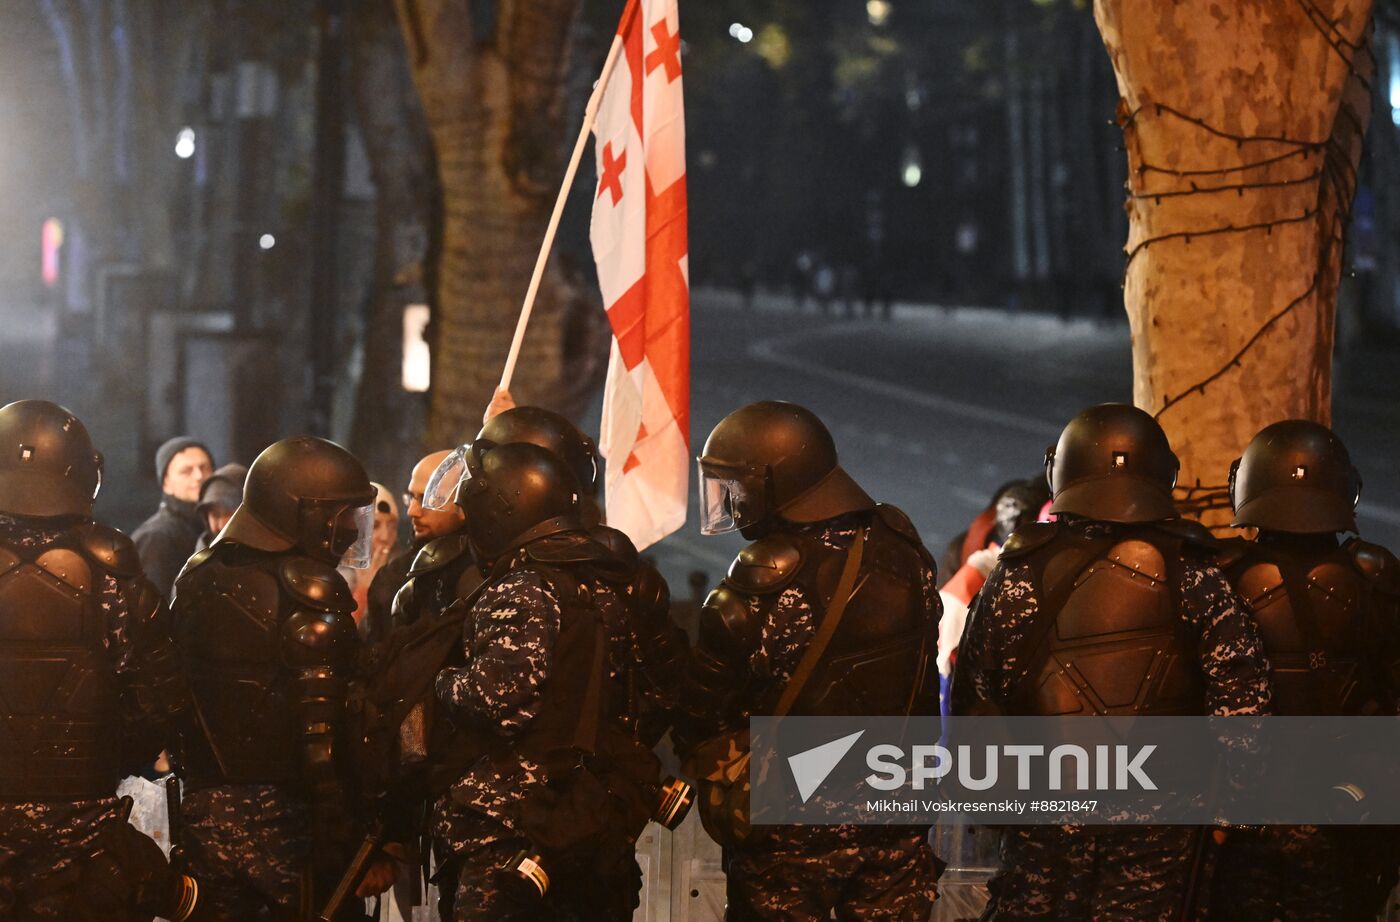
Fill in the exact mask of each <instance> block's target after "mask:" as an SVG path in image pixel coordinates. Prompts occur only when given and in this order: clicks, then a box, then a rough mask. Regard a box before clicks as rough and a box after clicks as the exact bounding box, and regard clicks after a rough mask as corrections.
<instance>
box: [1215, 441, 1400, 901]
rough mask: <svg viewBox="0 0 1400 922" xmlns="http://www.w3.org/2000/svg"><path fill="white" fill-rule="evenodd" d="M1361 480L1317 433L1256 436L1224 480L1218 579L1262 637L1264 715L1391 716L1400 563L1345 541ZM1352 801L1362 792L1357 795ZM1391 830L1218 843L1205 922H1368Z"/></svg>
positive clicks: (1399, 644)
mask: <svg viewBox="0 0 1400 922" xmlns="http://www.w3.org/2000/svg"><path fill="white" fill-rule="evenodd" d="M1360 495H1361V476H1360V474H1359V473H1357V471H1356V469H1355V468H1354V467H1353V466H1352V463H1351V458H1350V456H1349V455H1348V453H1347V450H1346V446H1345V445H1343V444H1342V441H1341V440H1340V439H1338V438H1337V436H1336V435H1334V434H1333V433H1332V431H1331V430H1330V429H1328V428H1327V427H1326V426H1322V425H1319V424H1317V423H1313V422H1308V421H1305V420H1296V419H1295V420H1287V421H1285V422H1279V423H1274V424H1273V425H1271V426H1268V427H1266V428H1265V429H1263V430H1262V431H1261V432H1260V433H1259V434H1258V435H1256V436H1255V437H1254V439H1253V440H1252V441H1251V442H1250V443H1249V445H1248V447H1246V448H1245V450H1244V454H1243V456H1241V457H1240V459H1239V460H1238V461H1236V462H1235V464H1234V466H1233V467H1232V468H1231V471H1230V499H1231V505H1232V506H1233V507H1234V511H1235V520H1234V524H1235V526H1237V527H1239V528H1254V529H1257V530H1258V531H1257V533H1256V535H1255V537H1254V540H1252V541H1247V540H1245V539H1243V538H1237V539H1233V540H1231V541H1229V542H1227V544H1226V546H1225V549H1224V552H1223V553H1222V554H1221V566H1222V567H1223V568H1224V569H1225V574H1226V576H1227V577H1228V578H1229V580H1230V582H1231V583H1232V584H1233V585H1234V587H1235V589H1236V590H1237V591H1238V593H1239V596H1240V598H1241V600H1242V601H1243V602H1244V604H1245V605H1246V607H1247V608H1248V609H1249V611H1250V613H1251V614H1252V615H1253V616H1254V620H1255V621H1256V622H1257V623H1258V625H1259V631H1260V634H1261V635H1262V637H1263V640H1264V649H1265V652H1266V653H1267V654H1268V657H1269V664H1270V667H1271V669H1272V677H1273V687H1274V713H1276V714H1280V715H1286V716H1289V715H1291V716H1301V715H1328V714H1331V715H1345V716H1361V715H1372V714H1384V715H1393V714H1396V713H1397V705H1400V685H1398V684H1397V683H1400V561H1397V560H1396V558H1395V556H1394V555H1392V554H1391V553H1390V551H1388V550H1386V549H1385V548H1383V547H1380V546H1378V545H1375V544H1370V543H1368V542H1366V541H1362V540H1361V539H1360V538H1357V537H1353V538H1350V539H1348V540H1346V541H1345V542H1343V541H1341V540H1339V534H1340V533H1343V532H1354V531H1356V517H1355V514H1354V510H1355V508H1356V503H1357V501H1358V499H1359V498H1360ZM1356 790H1360V789H1356ZM1394 836H1395V830H1394V829H1393V828H1381V829H1372V828H1367V827H1356V826H1335V827H1318V826H1272V827H1266V828H1264V829H1261V830H1238V831H1234V832H1232V833H1231V834H1230V837H1229V839H1228V840H1227V841H1226V842H1225V846H1224V850H1223V853H1222V855H1221V859H1220V866H1219V867H1218V868H1217V870H1216V873H1215V878H1214V879H1215V881H1216V882H1217V886H1216V887H1215V888H1214V893H1213V896H1212V901H1211V913H1212V918H1222V919H1232V920H1241V922H1251V920H1260V922H1267V920H1272V919H1274V918H1275V917H1281V918H1287V919H1290V920H1298V922H1304V920H1323V919H1327V920H1366V919H1375V918H1376V917H1377V916H1378V915H1379V914H1380V912H1381V909H1382V907H1383V905H1384V902H1385V898H1386V895H1387V894H1388V893H1389V891H1390V889H1391V888H1392V887H1393V886H1394V884H1395V877H1396V864H1397V860H1400V853H1398V852H1397V849H1396V846H1395V840H1394Z"/></svg>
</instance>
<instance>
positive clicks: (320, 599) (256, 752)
mask: <svg viewBox="0 0 1400 922" xmlns="http://www.w3.org/2000/svg"><path fill="white" fill-rule="evenodd" d="M374 498H375V491H374V488H373V486H371V484H370V481H369V477H368V476H367V475H366V474H365V470H364V468H363V467H362V466H361V465H360V462H359V461H357V460H356V459H355V458H354V456H352V455H351V454H350V453H349V452H347V451H345V450H344V449H343V448H341V447H340V446H338V445H335V444H333V443H331V442H327V441H325V440H322V439H317V438H311V437H297V438H289V439H283V440H282V441H280V442H277V443H275V444H273V445H271V446H269V447H268V448H267V449H265V450H264V451H263V452H262V454H260V455H258V457H257V459H256V460H255V461H254V462H253V466H252V467H251V468H250V469H249V471H248V480H247V483H246V485H245V488H244V498H243V504H242V505H241V506H239V507H238V510H237V511H236V512H235V513H234V515H233V518H232V519H230V521H229V523H228V525H227V526H226V527H225V528H224V530H223V532H222V533H221V534H220V535H219V537H218V539H217V540H216V541H215V542H214V544H213V545H212V546H211V547H209V548H206V549H205V550H203V551H201V552H199V553H198V554H196V555H195V556H194V557H192V558H190V561H189V563H188V564H187V565H186V567H185V569H184V571H183V572H182V573H181V574H180V577H179V578H178V579H177V580H176V584H175V600H174V603H173V617H174V622H175V623H174V632H175V639H176V644H177V647H178V650H179V654H180V658H181V661H182V664H183V666H184V669H185V673H186V674H187V675H188V676H189V681H190V686H191V697H192V700H193V706H192V707H191V709H190V715H189V719H188V720H186V721H185V724H184V729H183V751H182V753H181V756H182V763H183V767H184V770H185V773H186V792H187V793H186V796H185V799H184V821H185V822H184V828H183V829H182V830H181V831H180V834H182V835H183V837H184V840H185V843H186V845H187V849H188V854H189V860H190V865H191V867H192V868H194V869H196V873H197V874H198V875H199V876H200V879H201V881H202V883H203V884H204V887H205V891H206V899H207V901H208V903H209V904H210V905H211V908H212V910H213V911H214V912H216V913H217V914H218V917H219V918H221V919H248V918H255V917H257V915H258V914H259V913H260V912H270V913H271V914H272V916H273V918H277V919H283V918H286V919H291V918H294V917H296V918H300V916H295V914H296V913H297V912H299V911H300V910H299V906H301V905H309V906H318V904H319V902H320V901H322V900H324V899H325V897H326V895H327V891H328V889H329V888H330V887H331V886H333V885H334V882H335V879H334V875H335V874H337V873H338V872H339V870H340V869H341V868H342V867H343V865H344V862H345V861H346V860H347V858H348V855H346V854H345V852H346V851H347V850H348V848H349V847H351V846H352V845H353V843H352V842H351V839H352V837H353V835H354V830H353V828H352V826H353V823H352V818H351V805H350V803H349V802H348V795H347V790H346V784H345V778H344V775H345V764H344V762H345V759H344V755H343V753H342V748H343V746H342V740H341V735H342V731H343V723H344V707H345V699H346V689H347V685H348V682H349V680H350V677H351V670H352V668H353V666H354V663H355V656H356V652H357V642H358V636H357V634H356V629H355V621H354V618H353V617H352V613H353V612H354V609H355V603H354V600H353V599H352V598H351V596H350V591H349V588H348V586H347V585H346V583H345V580H344V579H343V578H342V577H341V575H340V574H339V573H338V572H336V565H337V564H338V563H342V562H343V563H347V564H350V565H355V566H364V565H365V564H366V563H368V559H369V548H370V535H371V530H372V524H373V516H374V506H373V502H374Z"/></svg>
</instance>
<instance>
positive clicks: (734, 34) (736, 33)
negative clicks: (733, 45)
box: [729, 22, 753, 45]
mask: <svg viewBox="0 0 1400 922" xmlns="http://www.w3.org/2000/svg"><path fill="white" fill-rule="evenodd" d="M729 35H730V37H731V38H736V39H738V40H739V41H740V42H742V43H743V44H745V45H747V44H748V43H749V42H751V41H753V29H750V28H749V27H748V26H746V25H744V24H743V23H742V22H732V23H730V24H729Z"/></svg>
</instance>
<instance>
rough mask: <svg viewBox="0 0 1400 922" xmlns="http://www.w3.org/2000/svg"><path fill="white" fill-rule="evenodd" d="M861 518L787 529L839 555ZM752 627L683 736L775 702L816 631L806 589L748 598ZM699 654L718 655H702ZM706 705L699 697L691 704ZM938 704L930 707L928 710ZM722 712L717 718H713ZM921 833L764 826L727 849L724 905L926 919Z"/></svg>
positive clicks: (742, 916) (925, 848)
mask: <svg viewBox="0 0 1400 922" xmlns="http://www.w3.org/2000/svg"><path fill="white" fill-rule="evenodd" d="M870 518H871V514H870V513H868V512H857V513H852V514H848V515H843V516H840V517H838V518H835V519H829V520H826V521H824V522H817V523H813V524H811V525H784V528H785V529H786V530H790V531H791V532H792V533H794V534H797V535H800V536H802V537H804V538H807V539H810V540H812V541H815V542H817V543H819V544H820V545H821V546H823V547H825V548H828V549H830V550H833V551H839V552H841V553H843V554H844V553H845V552H846V551H847V550H849V548H850V547H851V544H852V543H853V542H854V540H855V538H856V535H857V534H858V533H859V532H860V531H861V529H862V526H864V525H865V524H866V522H867V521H869V520H870ZM918 580H919V584H920V586H921V589H922V597H923V605H924V609H925V611H927V612H929V613H931V622H930V630H931V631H932V632H933V633H934V634H935V635H936V633H937V624H938V618H939V616H941V613H942V610H943V606H942V601H941V599H940V598H939V596H938V591H937V580H936V577H935V574H934V569H933V565H932V562H931V561H928V562H926V563H925V564H924V566H923V567H922V570H921V572H920V573H919V577H918ZM745 601H746V602H747V605H748V611H749V616H750V622H751V623H752V624H755V625H759V629H758V637H757V644H756V646H755V648H754V649H753V650H752V651H751V652H750V654H749V655H748V656H747V658H746V659H744V658H732V657H731V658H729V669H730V677H731V679H732V684H731V686H730V687H731V689H732V692H731V693H730V695H729V696H728V701H727V704H726V705H722V706H721V707H720V708H719V709H718V710H717V711H711V713H710V714H709V716H708V717H707V716H706V715H705V714H704V713H703V710H697V711H696V712H692V713H691V714H690V715H688V716H689V720H688V721H687V724H688V726H686V727H684V728H682V729H683V737H685V738H688V739H696V740H699V739H703V738H705V737H707V736H713V735H715V734H717V733H719V732H721V731H722V730H724V729H726V728H728V727H733V726H737V725H741V724H742V723H743V722H744V721H747V720H748V719H749V717H750V716H752V714H754V713H756V712H761V705H762V704H764V703H771V702H773V701H775V700H776V697H777V695H778V694H780V693H781V689H782V687H783V685H785V684H786V683H787V681H788V679H790V678H791V677H792V674H793V672H794V671H795V670H796V669H797V666H798V663H799V662H801V660H802V655H803V653H804V652H805V651H806V649H807V647H808V645H809V644H810V643H811V642H812V638H813V636H814V634H815V633H816V630H817V626H818V624H819V623H820V613H819V612H818V609H817V605H818V604H820V603H819V600H814V599H813V598H812V596H811V593H810V590H809V589H808V588H807V587H805V586H803V585H801V584H799V583H792V584H790V585H788V586H787V587H786V588H784V589H783V590H782V591H781V592H780V593H779V594H778V595H777V596H776V598H774V597H773V596H764V595H749V596H746V598H745ZM704 645H705V641H704V638H703V635H702V639H701V649H700V650H699V651H698V652H699V653H700V655H701V656H706V655H709V656H715V655H719V656H720V657H721V658H724V655H723V654H717V651H713V650H704V649H703V648H704ZM689 703H690V704H691V705H695V706H697V707H698V709H708V708H707V707H706V706H707V704H709V701H708V700H707V699H703V698H702V699H701V700H692V701H691V702H689ZM935 706H936V705H935ZM717 713H718V714H721V715H722V718H721V720H720V721H719V722H715V720H714V716H715V714H717ZM927 832H928V830H927V829H926V828H925V827H917V828H915V827H902V826H854V825H847V826H770V827H764V828H763V832H762V834H761V835H757V836H755V837H754V839H753V840H751V841H750V842H748V843H746V844H745V846H744V847H742V848H736V849H726V851H725V874H726V876H727V883H728V894H727V895H728V904H729V908H728V911H727V914H726V918H727V919H729V920H731V922H736V920H740V922H742V920H767V919H774V920H776V919H825V918H826V917H827V916H828V914H829V913H830V912H831V911H832V909H833V908H835V910H836V913H837V916H838V918H843V919H893V920H910V922H914V920H918V922H924V920H926V919H928V917H929V914H930V912H931V910H932V906H933V902H934V899H935V898H936V894H937V888H936V886H935V882H936V881H937V879H938V874H939V869H938V867H937V866H936V865H937V861H936V859H935V858H934V855H933V850H932V849H931V848H930V847H929V844H928V839H927Z"/></svg>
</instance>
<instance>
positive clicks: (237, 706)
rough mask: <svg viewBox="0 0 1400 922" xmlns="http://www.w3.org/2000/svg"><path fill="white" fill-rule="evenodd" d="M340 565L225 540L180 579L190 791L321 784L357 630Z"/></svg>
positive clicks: (327, 772) (178, 620)
mask: <svg viewBox="0 0 1400 922" xmlns="http://www.w3.org/2000/svg"><path fill="white" fill-rule="evenodd" d="M354 609H355V603H354V600H353V599H352V598H351V596H350V590H349V588H348V587H347V586H346V584H345V580H344V579H343V578H342V577H341V576H340V574H339V573H338V572H336V570H335V568H334V567H332V566H330V565H328V564H325V563H321V562H319V561H317V560H314V559H312V558H310V557H306V556H302V555H299V554H295V553H288V554H269V553H266V552H262V551H257V550H253V549H251V548H247V547H243V546H241V545H237V544H230V543H223V542H220V543H216V544H215V545H214V546H213V547H211V548H208V549H206V550H203V551H201V552H199V553H198V554H196V555H195V556H194V557H192V558H190V562H189V563H188V564H187V565H186V567H185V570H184V572H183V573H181V574H180V578H179V580H177V581H176V584H175V604H174V610H173V613H174V622H175V623H174V634H175V641H176V645H177V647H178V649H179V651H180V656H181V659H182V662H183V664H184V667H185V671H186V673H187V675H188V676H189V683H190V691H191V697H192V700H193V707H192V709H191V710H192V713H191V714H190V715H189V719H188V721H187V727H186V732H185V734H184V744H185V752H184V755H183V760H184V764H185V767H186V769H187V771H188V779H189V784H190V785H191V786H193V787H202V786H209V785H218V784H284V783H293V782H307V783H310V784H317V783H324V782H325V781H326V779H327V778H329V777H331V776H332V775H333V774H334V770H335V769H334V764H333V752H334V745H333V744H334V733H335V728H336V727H337V726H338V725H339V723H340V717H341V712H342V711H343V708H344V700H345V693H346V684H347V674H348V664H349V663H350V662H353V657H354V654H355V646H356V640H357V634H356V630H355V622H354V619H353V617H352V612H353V611H354Z"/></svg>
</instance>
